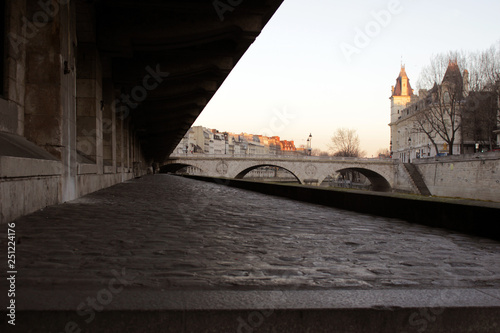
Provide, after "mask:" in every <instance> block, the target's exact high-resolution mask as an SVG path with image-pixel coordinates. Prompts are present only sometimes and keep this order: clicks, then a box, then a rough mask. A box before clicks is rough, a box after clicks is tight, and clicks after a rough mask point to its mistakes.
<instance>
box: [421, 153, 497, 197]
mask: <svg viewBox="0 0 500 333" xmlns="http://www.w3.org/2000/svg"><path fill="white" fill-rule="evenodd" d="M412 163H414V164H415V165H416V166H417V168H418V170H419V171H420V173H421V174H422V176H423V178H424V181H425V184H426V185H427V187H428V188H429V190H430V192H431V193H432V195H435V196H442V197H457V198H469V199H476V200H489V201H497V202H500V152H490V153H479V154H474V155H456V156H446V157H439V158H426V159H415V160H413V161H412Z"/></svg>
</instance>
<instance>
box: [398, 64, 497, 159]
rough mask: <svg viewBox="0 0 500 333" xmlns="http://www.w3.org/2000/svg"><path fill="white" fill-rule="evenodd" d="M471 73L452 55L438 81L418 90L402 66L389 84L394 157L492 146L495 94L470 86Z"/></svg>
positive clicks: (405, 157) (462, 151) (422, 155)
mask: <svg viewBox="0 0 500 333" xmlns="http://www.w3.org/2000/svg"><path fill="white" fill-rule="evenodd" d="M468 80H469V73H468V72H467V70H463V71H461V70H460V68H459V66H458V63H457V61H450V62H449V64H448V67H447V69H446V72H445V74H444V76H443V79H442V81H441V82H440V83H439V84H437V83H435V84H434V86H433V87H432V88H431V89H429V90H423V89H422V90H420V91H419V93H418V95H416V94H415V93H414V90H413V89H412V88H411V85H410V80H409V78H408V76H407V74H406V70H405V67H404V66H402V67H401V71H400V73H399V76H398V77H397V79H396V86H393V87H392V90H391V97H390V100H391V122H390V124H389V126H390V128H391V142H390V152H391V156H392V158H393V159H399V160H400V161H402V162H405V163H410V162H411V161H412V160H413V159H418V158H427V157H432V156H442V155H449V154H455V155H456V154H469V153H475V152H480V151H486V150H491V149H492V148H494V146H497V145H498V142H495V140H494V135H495V133H494V132H495V129H496V128H497V122H498V119H497V118H498V117H497V113H498V105H499V104H498V95H497V94H496V93H494V92H491V91H488V92H485V91H481V92H472V91H469V82H468Z"/></svg>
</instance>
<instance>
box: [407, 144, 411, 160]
mask: <svg viewBox="0 0 500 333" xmlns="http://www.w3.org/2000/svg"><path fill="white" fill-rule="evenodd" d="M408 147H409V148H410V150H409V152H408V163H411V138H408Z"/></svg>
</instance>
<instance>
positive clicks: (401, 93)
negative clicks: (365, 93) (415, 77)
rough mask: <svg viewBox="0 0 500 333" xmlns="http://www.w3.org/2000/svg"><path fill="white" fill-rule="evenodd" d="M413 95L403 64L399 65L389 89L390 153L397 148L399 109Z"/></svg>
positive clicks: (400, 109)
mask: <svg viewBox="0 0 500 333" xmlns="http://www.w3.org/2000/svg"><path fill="white" fill-rule="evenodd" d="M412 97H413V89H412V88H411V85H410V79H409V78H408V75H406V70H405V66H404V65H401V71H400V72H399V76H398V77H397V79H396V85H395V86H392V91H391V97H390V100H391V123H390V124H389V126H390V127H391V148H390V149H391V155H392V154H393V152H394V151H395V150H397V149H399V148H398V147H399V144H398V141H397V124H396V122H397V121H398V120H399V119H400V118H401V116H402V114H401V111H402V110H403V109H404V108H405V107H406V106H407V105H408V104H409V103H410V102H411V100H412Z"/></svg>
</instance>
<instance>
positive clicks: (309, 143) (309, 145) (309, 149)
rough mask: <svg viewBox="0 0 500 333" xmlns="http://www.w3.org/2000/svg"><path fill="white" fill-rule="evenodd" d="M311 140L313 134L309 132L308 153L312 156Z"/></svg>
mask: <svg viewBox="0 0 500 333" xmlns="http://www.w3.org/2000/svg"><path fill="white" fill-rule="evenodd" d="M311 141H312V135H311V133H309V137H308V138H307V153H306V154H307V155H309V156H311V150H312V149H311Z"/></svg>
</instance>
